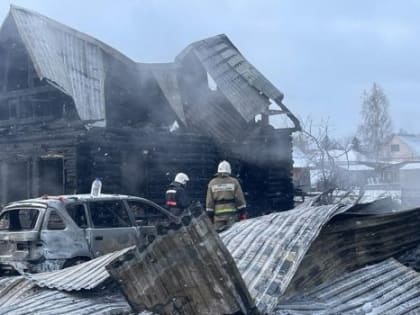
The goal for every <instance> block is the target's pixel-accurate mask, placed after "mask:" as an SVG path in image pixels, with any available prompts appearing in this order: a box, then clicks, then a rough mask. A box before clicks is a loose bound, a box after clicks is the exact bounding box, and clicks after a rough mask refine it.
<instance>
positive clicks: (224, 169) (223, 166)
mask: <svg viewBox="0 0 420 315" xmlns="http://www.w3.org/2000/svg"><path fill="white" fill-rule="evenodd" d="M231 172H232V169H231V168H230V164H229V162H228V161H222V162H220V163H219V166H218V167H217V173H226V174H230V173H231Z"/></svg>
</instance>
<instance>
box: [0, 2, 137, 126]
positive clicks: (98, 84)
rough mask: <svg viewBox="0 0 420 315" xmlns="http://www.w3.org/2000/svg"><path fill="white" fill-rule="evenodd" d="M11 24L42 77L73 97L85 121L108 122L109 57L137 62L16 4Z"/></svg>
mask: <svg viewBox="0 0 420 315" xmlns="http://www.w3.org/2000/svg"><path fill="white" fill-rule="evenodd" d="M7 22H11V23H14V25H15V27H16V30H17V32H18V34H19V36H20V38H21V39H22V41H23V44H24V46H25V48H26V50H27V51H28V53H29V56H30V58H31V59H32V62H33V64H34V67H35V70H36V72H37V74H38V76H39V78H40V79H46V80H47V81H48V82H49V83H51V84H52V85H54V86H55V87H57V88H59V89H60V90H62V91H63V92H64V93H66V94H67V95H69V96H70V97H72V98H73V100H74V103H75V106H76V109H77V112H78V113H79V116H80V118H81V119H82V120H103V121H104V123H105V118H106V115H105V92H104V83H105V57H106V56H107V55H108V56H112V57H113V58H118V59H119V60H121V61H123V62H125V63H133V64H134V62H133V61H131V60H130V59H129V58H128V57H126V56H124V55H123V54H121V53H120V52H118V51H117V50H115V49H114V48H112V47H110V46H108V45H106V44H104V43H102V42H100V41H99V40H97V39H94V38H92V37H90V36H88V35H86V34H83V33H81V32H78V31H76V30H74V29H72V28H70V27H68V26H65V25H63V24H61V23H58V22H56V21H54V20H52V19H49V18H47V17H45V16H43V15H41V14H38V13H36V12H33V11H30V10H27V9H24V8H20V7H17V6H14V5H12V6H11V9H10V13H9V16H8V18H7V19H6V21H5V24H6V23H7ZM3 33H4V32H0V34H3ZM3 35H4V34H3Z"/></svg>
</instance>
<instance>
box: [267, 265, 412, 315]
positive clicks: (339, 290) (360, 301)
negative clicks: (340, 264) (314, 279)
mask: <svg viewBox="0 0 420 315" xmlns="http://www.w3.org/2000/svg"><path fill="white" fill-rule="evenodd" d="M409 312H412V313H413V314H418V313H419V312H420V274H419V273H417V272H415V271H414V270H412V269H410V268H408V267H405V266H404V265H402V264H400V263H399V262H397V261H396V260H394V259H392V258H391V259H388V260H385V261H383V262H381V263H378V264H376V265H372V266H368V267H365V268H362V269H359V270H357V271H354V272H351V273H348V274H345V275H342V276H341V277H339V278H337V279H335V280H333V281H331V282H328V283H325V284H323V285H321V286H319V287H316V288H314V289H313V290H311V291H310V292H307V293H306V294H305V295H302V294H297V295H295V296H293V297H291V298H289V299H287V300H284V301H281V302H280V303H279V305H278V306H277V307H276V310H275V311H274V312H273V313H274V314H278V315H281V314H296V315H298V314H314V313H316V314H320V315H321V314H407V313H409Z"/></svg>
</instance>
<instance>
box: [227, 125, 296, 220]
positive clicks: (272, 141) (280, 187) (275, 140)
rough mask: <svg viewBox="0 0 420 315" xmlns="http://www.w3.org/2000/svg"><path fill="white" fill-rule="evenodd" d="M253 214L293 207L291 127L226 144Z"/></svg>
mask: <svg viewBox="0 0 420 315" xmlns="http://www.w3.org/2000/svg"><path fill="white" fill-rule="evenodd" d="M222 148H224V150H222V152H221V153H220V154H221V156H222V157H223V158H225V159H227V160H229V161H231V162H232V168H233V171H234V175H237V176H238V177H239V179H240V181H241V183H242V185H243V190H244V192H245V194H246V198H247V202H248V205H249V209H248V210H249V212H250V214H251V215H252V216H256V215H261V214H265V213H269V212H273V211H281V210H288V209H291V208H293V182H292V175H291V174H292V166H293V161H292V138H291V132H290V131H289V130H267V131H265V132H263V133H262V134H261V135H258V136H254V137H253V138H251V139H248V140H246V141H243V142H241V143H236V144H230V143H225V144H224V145H223V146H222Z"/></svg>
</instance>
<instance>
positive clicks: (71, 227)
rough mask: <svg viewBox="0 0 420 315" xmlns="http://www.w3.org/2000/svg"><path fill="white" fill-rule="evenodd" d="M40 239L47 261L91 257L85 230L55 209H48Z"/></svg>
mask: <svg viewBox="0 0 420 315" xmlns="http://www.w3.org/2000/svg"><path fill="white" fill-rule="evenodd" d="M40 238H41V242H42V244H43V249H44V256H45V258H46V259H69V258H73V257H76V256H86V255H89V246H88V242H87V240H86V239H85V236H84V232H83V230H82V229H79V228H78V227H77V226H76V225H75V224H74V222H71V220H70V218H68V217H65V216H63V215H62V213H61V212H60V211H59V210H57V209H55V208H51V207H49V208H48V209H47V212H46V214H45V219H44V223H43V226H42V230H41V236H40Z"/></svg>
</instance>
